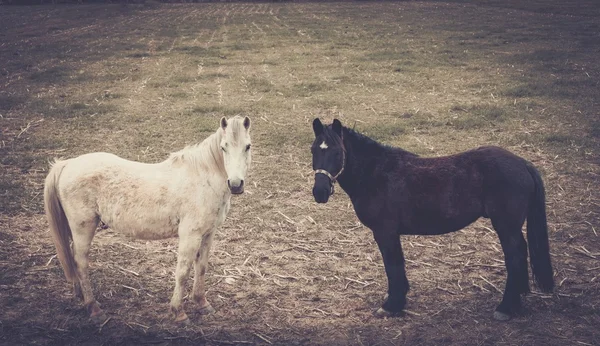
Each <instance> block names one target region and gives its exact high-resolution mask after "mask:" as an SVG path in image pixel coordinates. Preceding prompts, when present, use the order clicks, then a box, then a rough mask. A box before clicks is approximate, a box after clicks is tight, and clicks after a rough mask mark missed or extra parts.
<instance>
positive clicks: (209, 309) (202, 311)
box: [198, 302, 215, 315]
mask: <svg viewBox="0 0 600 346" xmlns="http://www.w3.org/2000/svg"><path fill="white" fill-rule="evenodd" d="M214 312H215V308H213V307H212V305H210V303H208V302H207V303H206V305H204V306H203V307H201V308H200V309H198V313H199V314H200V315H210V314H212V313H214Z"/></svg>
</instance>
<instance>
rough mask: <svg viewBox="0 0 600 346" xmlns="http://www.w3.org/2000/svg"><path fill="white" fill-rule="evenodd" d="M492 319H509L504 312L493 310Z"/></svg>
mask: <svg viewBox="0 0 600 346" xmlns="http://www.w3.org/2000/svg"><path fill="white" fill-rule="evenodd" d="M494 319H495V320H497V321H508V320H510V315H509V314H505V313H504V312H500V311H494Z"/></svg>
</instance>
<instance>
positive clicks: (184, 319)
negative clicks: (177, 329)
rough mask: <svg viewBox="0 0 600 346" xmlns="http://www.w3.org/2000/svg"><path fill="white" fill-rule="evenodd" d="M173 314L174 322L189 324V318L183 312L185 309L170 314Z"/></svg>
mask: <svg viewBox="0 0 600 346" xmlns="http://www.w3.org/2000/svg"><path fill="white" fill-rule="evenodd" d="M173 315H174V316H175V322H176V323H181V324H183V325H189V324H190V318H189V317H188V315H187V314H186V313H185V311H183V310H180V311H179V312H178V313H177V314H172V316H173Z"/></svg>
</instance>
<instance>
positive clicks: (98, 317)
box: [90, 310, 108, 325]
mask: <svg viewBox="0 0 600 346" xmlns="http://www.w3.org/2000/svg"><path fill="white" fill-rule="evenodd" d="M106 320H108V316H107V315H106V313H105V312H104V311H102V310H100V311H99V312H96V313H95V314H93V315H91V316H90V321H92V323H94V324H97V325H102V324H103V323H104V322H106Z"/></svg>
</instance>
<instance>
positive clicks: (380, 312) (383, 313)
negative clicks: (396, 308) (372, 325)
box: [373, 308, 402, 318]
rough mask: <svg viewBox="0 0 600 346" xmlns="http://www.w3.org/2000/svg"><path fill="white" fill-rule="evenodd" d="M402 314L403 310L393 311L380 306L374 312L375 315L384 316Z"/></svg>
mask: <svg viewBox="0 0 600 346" xmlns="http://www.w3.org/2000/svg"><path fill="white" fill-rule="evenodd" d="M401 314H402V312H391V311H387V310H386V309H384V308H379V309H377V311H375V312H374V313H373V315H374V316H375V317H378V318H384V317H398V316H400V315H401Z"/></svg>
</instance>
